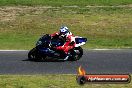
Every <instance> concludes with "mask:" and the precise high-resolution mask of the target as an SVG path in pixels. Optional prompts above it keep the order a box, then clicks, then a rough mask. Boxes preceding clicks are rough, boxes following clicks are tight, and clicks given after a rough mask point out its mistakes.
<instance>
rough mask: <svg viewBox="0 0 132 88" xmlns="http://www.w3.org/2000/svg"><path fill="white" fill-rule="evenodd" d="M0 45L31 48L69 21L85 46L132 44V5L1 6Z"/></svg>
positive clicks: (131, 45)
mask: <svg viewBox="0 0 132 88" xmlns="http://www.w3.org/2000/svg"><path fill="white" fill-rule="evenodd" d="M0 14H1V15H0V49H31V48H32V47H34V44H35V42H36V40H37V39H38V38H39V37H40V35H42V34H46V33H48V34H51V33H53V32H56V31H58V29H59V28H60V26H61V25H67V26H68V27H69V28H70V31H71V32H72V33H73V34H74V35H79V36H82V37H86V38H88V40H89V41H88V42H87V43H86V45H85V46H84V47H85V48H131V47H132V30H131V29H132V8H131V7H100V8H98V7H95V8H93V7H92V8H90V7H87V8H86V7H85V8H74V7H53V8H49V7H45V6H36V7H32V6H2V7H0Z"/></svg>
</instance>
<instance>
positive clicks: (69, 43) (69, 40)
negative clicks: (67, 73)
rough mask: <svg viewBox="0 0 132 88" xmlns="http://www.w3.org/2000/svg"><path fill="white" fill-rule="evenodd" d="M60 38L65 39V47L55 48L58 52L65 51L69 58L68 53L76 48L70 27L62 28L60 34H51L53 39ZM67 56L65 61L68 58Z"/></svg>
mask: <svg viewBox="0 0 132 88" xmlns="http://www.w3.org/2000/svg"><path fill="white" fill-rule="evenodd" d="M56 36H58V38H63V40H64V45H63V46H58V47H55V48H56V49H57V50H63V51H64V52H65V54H66V55H67V56H68V51H69V50H70V49H73V48H74V47H75V42H74V38H73V37H74V35H73V34H72V33H71V32H70V31H69V29H68V27H66V26H62V27H61V28H60V29H59V32H55V33H53V34H51V37H52V38H54V37H56ZM67 56H66V58H65V60H66V59H67V58H68V57H67Z"/></svg>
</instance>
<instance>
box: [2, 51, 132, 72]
mask: <svg viewBox="0 0 132 88" xmlns="http://www.w3.org/2000/svg"><path fill="white" fill-rule="evenodd" d="M27 53H28V51H0V74H76V73H77V69H78V67H79V66H82V67H83V68H84V69H85V70H86V72H87V73H94V74H96V73H98V74H102V73H105V74H106V73H108V74H111V73H113V74H125V73H132V50H131V49H130V50H102V51H99V50H84V55H83V57H82V58H81V59H80V60H78V61H74V62H71V61H65V62H60V61H47V62H34V61H28V60H27V59H28V58H27Z"/></svg>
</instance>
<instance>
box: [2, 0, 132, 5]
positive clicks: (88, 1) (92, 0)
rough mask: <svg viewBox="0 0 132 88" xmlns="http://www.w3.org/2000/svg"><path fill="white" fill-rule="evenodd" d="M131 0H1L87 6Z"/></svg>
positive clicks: (127, 2) (122, 2) (11, 3)
mask: <svg viewBox="0 0 132 88" xmlns="http://www.w3.org/2000/svg"><path fill="white" fill-rule="evenodd" d="M131 3H132V1H131V0H72V1H69V0H0V5H1V6H4V5H15V6H16V5H28V6H35V5H45V6H73V5H77V6H87V5H126V4H131Z"/></svg>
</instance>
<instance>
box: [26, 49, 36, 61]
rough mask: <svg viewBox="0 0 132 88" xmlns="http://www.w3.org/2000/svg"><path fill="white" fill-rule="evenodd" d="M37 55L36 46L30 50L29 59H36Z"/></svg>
mask: <svg viewBox="0 0 132 88" xmlns="http://www.w3.org/2000/svg"><path fill="white" fill-rule="evenodd" d="M36 55H37V50H36V48H33V49H32V50H30V51H29V53H28V59H29V60H35V59H36V57H37V56H36Z"/></svg>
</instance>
